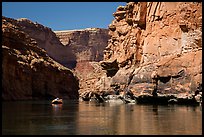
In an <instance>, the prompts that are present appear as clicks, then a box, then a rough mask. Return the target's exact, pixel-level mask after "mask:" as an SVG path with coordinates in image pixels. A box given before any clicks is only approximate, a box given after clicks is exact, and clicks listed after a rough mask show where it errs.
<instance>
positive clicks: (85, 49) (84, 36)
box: [54, 28, 110, 92]
mask: <svg viewBox="0 0 204 137" xmlns="http://www.w3.org/2000/svg"><path fill="white" fill-rule="evenodd" d="M54 32H55V33H56V36H57V37H58V38H59V40H60V41H61V43H62V44H63V45H64V46H65V47H69V48H70V49H71V50H72V52H73V54H74V55H75V56H76V62H77V63H76V67H75V68H74V71H75V72H76V74H77V76H78V78H79V83H80V90H79V92H83V91H87V90H88V91H90V90H95V88H92V87H93V85H94V84H95V82H97V81H98V79H99V77H100V74H101V73H103V74H105V72H102V69H101V66H100V65H99V64H98V63H97V62H99V61H102V60H103V51H104V49H105V47H106V46H107V45H108V39H109V38H110V37H109V35H108V29H102V28H86V29H81V30H65V31H54Z"/></svg>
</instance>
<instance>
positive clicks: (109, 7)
mask: <svg viewBox="0 0 204 137" xmlns="http://www.w3.org/2000/svg"><path fill="white" fill-rule="evenodd" d="M120 5H121V6H124V5H126V2H2V15H3V16H5V17H9V18H14V19H18V18H27V19H29V20H31V21H33V22H37V23H40V24H42V25H44V26H46V27H49V28H51V29H52V30H53V31H57V30H73V29H85V28H108V25H109V24H111V22H112V21H113V19H114V17H113V13H114V12H116V9H117V7H118V6H120Z"/></svg>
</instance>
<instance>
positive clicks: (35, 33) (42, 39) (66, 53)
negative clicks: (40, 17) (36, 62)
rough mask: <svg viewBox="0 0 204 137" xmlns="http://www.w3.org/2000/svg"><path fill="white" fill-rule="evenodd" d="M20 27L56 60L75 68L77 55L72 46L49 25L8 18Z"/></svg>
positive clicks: (24, 19)
mask: <svg viewBox="0 0 204 137" xmlns="http://www.w3.org/2000/svg"><path fill="white" fill-rule="evenodd" d="M7 20H9V21H11V22H12V23H13V24H15V25H16V26H18V27H19V29H20V30H21V31H24V32H26V33H27V34H28V35H29V36H30V37H32V38H33V39H35V40H36V42H37V43H38V46H39V47H40V48H43V49H44V50H46V52H47V54H48V55H49V56H50V57H51V58H53V59H54V60H55V61H57V62H59V63H60V64H63V65H64V66H66V67H68V68H71V69H73V68H74V67H75V66H76V57H75V54H73V52H72V50H71V49H70V47H65V46H64V45H63V44H62V43H61V42H60V41H59V39H58V38H57V37H56V34H55V33H54V32H53V31H52V30H51V29H50V28H48V27H45V26H43V25H41V24H39V23H37V22H32V21H30V20H29V19H26V18H20V19H17V20H15V19H11V18H9V19H7Z"/></svg>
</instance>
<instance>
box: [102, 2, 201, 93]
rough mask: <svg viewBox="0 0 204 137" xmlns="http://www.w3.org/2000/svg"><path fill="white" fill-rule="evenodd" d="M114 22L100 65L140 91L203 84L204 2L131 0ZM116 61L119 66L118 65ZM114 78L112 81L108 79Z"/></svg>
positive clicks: (117, 80)
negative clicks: (134, 0) (141, 0)
mask: <svg viewBox="0 0 204 137" xmlns="http://www.w3.org/2000/svg"><path fill="white" fill-rule="evenodd" d="M113 16H114V17H115V19H114V20H113V21H112V23H111V24H110V25H109V34H110V36H111V38H110V39H109V41H108V46H107V47H106V49H105V51H104V60H103V61H102V62H101V66H102V67H103V69H104V70H106V73H107V74H108V73H111V68H117V67H119V69H118V71H117V72H116V73H115V75H112V76H110V77H111V84H112V85H113V84H117V83H118V84H122V85H129V88H130V89H131V90H132V91H133V92H134V93H135V94H140V93H141V92H147V93H148V92H152V90H153V89H154V87H155V80H156V83H157V91H158V92H159V93H164V94H168V93H176V94H177V93H186V94H189V93H193V92H194V91H195V90H196V89H197V87H199V86H200V85H201V84H202V3H201V2H186V3H185V2H128V3H127V5H126V6H119V7H118V8H117V10H116V12H115V13H113ZM116 63H117V65H116ZM109 82H110V81H109Z"/></svg>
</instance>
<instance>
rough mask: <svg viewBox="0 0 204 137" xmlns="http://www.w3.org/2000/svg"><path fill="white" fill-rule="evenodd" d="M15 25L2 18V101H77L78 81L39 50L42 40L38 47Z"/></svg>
mask: <svg viewBox="0 0 204 137" xmlns="http://www.w3.org/2000/svg"><path fill="white" fill-rule="evenodd" d="M18 23H19V22H18V21H16V20H14V19H10V18H6V17H2V99H3V100H27V99H53V98H55V97H60V98H64V99H78V97H79V93H78V89H79V81H78V78H77V77H76V76H75V75H74V74H73V72H72V71H71V70H70V69H68V68H66V67H64V66H62V65H61V64H59V63H57V62H56V61H54V60H53V59H52V58H50V57H49V56H48V53H47V52H46V51H45V50H44V49H42V48H40V47H39V45H41V46H42V45H43V44H42V43H44V42H45V41H43V40H44V39H45V38H42V41H41V42H42V43H38V41H39V40H35V39H33V38H32V36H31V35H29V34H30V33H33V32H30V33H27V32H26V31H23V30H24V29H25V28H23V26H22V25H19V24H18ZM41 27H42V26H39V28H38V29H40V28H41ZM38 29H37V30H36V31H38ZM43 29H44V28H43ZM36 35H37V34H36ZM49 36H50V35H48V36H47V37H49ZM40 37H43V36H39V38H40ZM48 49H49V48H48ZM52 52H53V53H54V52H56V51H52ZM56 54H58V53H57V52H56Z"/></svg>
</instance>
